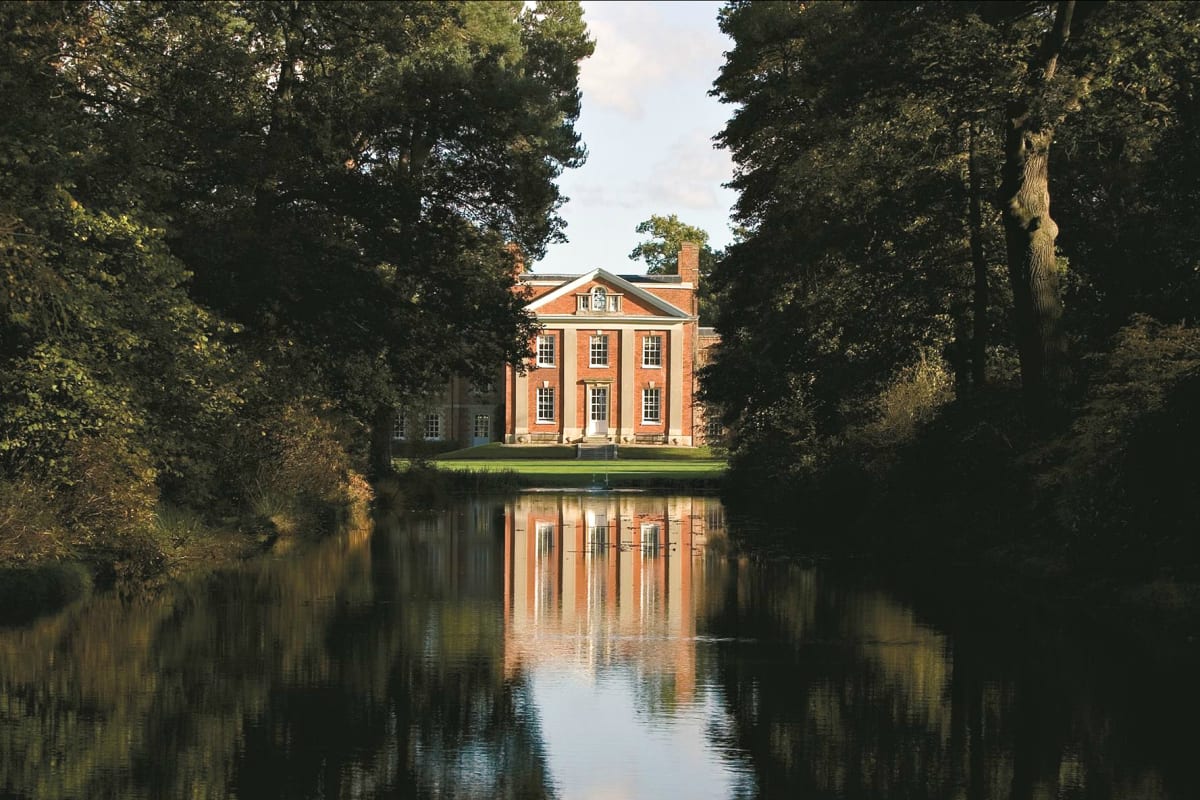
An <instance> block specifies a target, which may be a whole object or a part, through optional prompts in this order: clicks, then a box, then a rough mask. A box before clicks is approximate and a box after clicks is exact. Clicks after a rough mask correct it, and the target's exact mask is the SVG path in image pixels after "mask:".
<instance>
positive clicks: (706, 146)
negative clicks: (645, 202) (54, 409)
mask: <svg viewBox="0 0 1200 800" xmlns="http://www.w3.org/2000/svg"><path fill="white" fill-rule="evenodd" d="M711 136H712V133H711V132H710V131H707V130H702V129H696V130H692V131H689V132H688V133H687V134H685V135H684V136H683V137H682V138H679V139H677V140H676V141H675V142H673V143H672V144H671V145H670V146H669V147H668V148H667V151H666V157H665V158H663V159H661V160H659V161H658V162H657V163H655V165H654V167H653V169H652V170H651V172H650V176H649V178H648V180H646V181H643V182H641V183H639V184H638V186H637V191H638V192H639V193H641V194H644V195H645V196H647V197H649V198H650V199H651V201H652V202H653V203H654V204H655V205H656V206H659V205H660V206H661V207H662V208H664V209H674V208H686V209H693V210H701V211H711V210H724V209H725V208H727V206H728V200H727V199H724V198H722V197H721V196H720V195H721V194H724V192H722V191H721V184H723V183H728V182H729V179H730V178H731V177H732V176H733V161H732V160H731V159H730V157H729V153H728V151H726V150H718V149H716V148H715V147H713V144H712V140H711V138H710V137H711Z"/></svg>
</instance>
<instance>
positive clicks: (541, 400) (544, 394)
mask: <svg viewBox="0 0 1200 800" xmlns="http://www.w3.org/2000/svg"><path fill="white" fill-rule="evenodd" d="M537 421H538V422H553V421H554V387H553V386H550V387H544V386H539V387H538V390H537Z"/></svg>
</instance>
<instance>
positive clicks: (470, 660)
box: [0, 493, 1200, 800]
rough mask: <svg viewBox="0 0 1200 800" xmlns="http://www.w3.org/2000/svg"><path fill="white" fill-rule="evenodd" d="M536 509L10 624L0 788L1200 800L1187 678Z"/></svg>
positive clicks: (457, 508) (668, 527) (676, 514)
mask: <svg viewBox="0 0 1200 800" xmlns="http://www.w3.org/2000/svg"><path fill="white" fill-rule="evenodd" d="M726 545H727V530H726V528H725V519H724V515H723V509H722V508H721V506H720V503H719V502H718V501H717V500H715V499H714V498H698V497H696V498H693V497H651V496H644V495H624V496H622V495H617V494H606V493H599V494H586V493H585V494H551V493H540V494H536V495H533V494H526V495H519V496H516V497H509V498H498V499H488V498H476V499H472V500H464V501H461V502H459V503H456V504H455V505H454V506H452V507H451V508H449V509H448V510H444V511H440V512H431V513H427V514H406V515H403V516H396V515H392V516H389V517H387V518H384V519H381V520H380V521H379V522H378V524H377V525H376V528H375V530H374V531H373V532H367V533H362V534H357V535H351V536H344V537H338V538H334V539H330V540H327V541H324V542H321V543H319V544H316V545H313V546H312V547H310V548H308V549H304V550H301V551H299V552H295V553H292V554H290V555H288V556H286V557H281V558H276V559H263V560H261V561H258V562H255V563H253V564H249V565H247V566H245V567H243V568H240V569H236V570H230V571H227V572H222V573H218V574H216V575H210V576H206V577H203V578H198V579H196V580H193V581H191V582H187V583H182V584H179V585H176V586H174V587H172V588H171V589H169V590H167V591H164V592H161V593H160V594H158V595H156V596H153V597H147V598H142V599H139V600H135V601H130V600H122V599H121V598H118V597H115V596H112V595H107V594H101V595H97V596H95V597H93V598H92V599H91V600H89V601H87V602H84V603H79V604H76V605H74V606H72V607H70V608H69V609H67V610H66V611H65V612H64V613H62V614H60V615H58V616H55V617H47V618H42V619H39V620H36V621H34V622H33V623H31V624H30V625H29V626H28V627H26V628H24V629H20V630H8V631H0V796H13V797H29V798H73V797H78V798H107V797H114V798H115V797H122V798H124V797H133V798H159V797H241V798H301V797H303V798H308V797H481V798H482V797H488V798H491V797H513V798H525V797H534V798H536V797H545V796H556V795H561V796H563V797H574V796H585V795H586V796H593V795H599V794H601V793H603V794H604V795H605V796H612V797H658V796H662V795H663V794H665V793H674V794H675V795H677V796H680V797H689V798H691V797H702V796H708V797H729V796H759V797H768V798H769V797H792V796H812V797H829V798H875V797H878V798H884V797H909V798H964V799H965V800H983V799H985V798H996V799H997V800H999V799H1000V798H1019V799H1020V800H1024V799H1025V798H1031V799H1032V798H1042V797H1054V798H1080V799H1082V798H1089V799H1091V798H1147V799H1148V800H1154V799H1156V798H1161V799H1163V800H1184V799H1185V798H1195V797H1200V783H1198V781H1197V778H1196V777H1195V775H1194V774H1193V772H1194V771H1193V770H1192V767H1191V760H1192V753H1191V752H1190V747H1191V745H1192V743H1193V742H1194V739H1195V737H1194V736H1188V735H1187V730H1188V728H1187V725H1188V724H1189V723H1190V722H1191V721H1192V720H1194V719H1195V712H1196V710H1197V706H1198V703H1197V700H1196V690H1195V688H1193V686H1192V683H1193V682H1192V680H1191V679H1190V676H1188V675H1187V674H1184V673H1180V672H1173V671H1172V670H1171V668H1170V665H1162V664H1158V663H1154V662H1152V661H1150V660H1149V659H1146V658H1144V657H1143V654H1141V653H1139V652H1136V651H1131V650H1129V649H1127V648H1123V646H1122V644H1121V643H1120V642H1116V641H1113V640H1109V639H1106V638H1105V637H1104V636H1102V635H1099V636H1098V635H1096V632H1094V631H1086V632H1083V631H1079V630H1077V629H1075V628H1074V627H1073V626H1072V625H1071V624H1070V623H1069V622H1067V621H1064V620H1061V619H1056V618H1054V617H1053V616H1050V615H1045V614H1040V613H1036V612H1031V611H1029V610H1028V609H1025V608H1023V607H1021V606H1019V605H1013V604H1010V603H1008V602H1007V601H1006V600H1005V599H1004V598H1002V597H990V598H989V597H981V596H978V595H980V594H981V593H979V592H974V593H973V592H972V591H971V590H970V587H969V586H963V585H961V584H962V582H961V580H959V581H957V582H956V581H955V580H954V579H952V576H945V575H942V576H939V575H938V573H937V572H936V571H933V570H931V571H930V572H929V573H928V574H926V575H922V576H919V577H918V578H916V579H914V580H908V581H903V580H901V581H897V580H895V576H887V575H884V576H880V575H879V574H871V573H868V572H866V571H864V570H863V569H860V568H857V567H841V568H838V567H834V566H831V565H822V566H814V565H802V564H795V563H784V562H768V563H759V562H756V561H753V560H751V559H747V558H737V557H730V556H729V555H727V551H726Z"/></svg>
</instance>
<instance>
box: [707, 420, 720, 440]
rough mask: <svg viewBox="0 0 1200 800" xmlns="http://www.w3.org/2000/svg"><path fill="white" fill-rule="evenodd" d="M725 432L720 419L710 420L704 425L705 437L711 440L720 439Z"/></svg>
mask: <svg viewBox="0 0 1200 800" xmlns="http://www.w3.org/2000/svg"><path fill="white" fill-rule="evenodd" d="M722 433H724V431H723V430H722V428H721V420H720V419H710V420H708V421H707V422H706V423H705V424H704V435H705V437H707V438H709V439H720V438H721V434H722Z"/></svg>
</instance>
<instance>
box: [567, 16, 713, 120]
mask: <svg viewBox="0 0 1200 800" xmlns="http://www.w3.org/2000/svg"><path fill="white" fill-rule="evenodd" d="M583 5H584V16H585V19H586V20H587V24H588V30H589V31H590V32H591V34H592V37H593V38H594V39H595V40H596V51H595V53H594V54H593V55H592V57H591V58H589V59H588V60H587V61H585V62H583V65H582V67H581V69H580V75H579V85H580V88H581V89H582V90H583V96H584V102H585V103H586V104H592V103H594V104H596V105H598V106H602V107H605V108H609V109H613V110H615V111H618V112H620V113H622V114H624V115H626V116H627V117H629V118H631V119H640V118H641V117H642V115H643V112H644V107H643V104H644V103H645V102H646V99H647V95H648V94H650V93H651V92H653V91H654V90H655V89H658V88H661V87H662V85H663V84H665V83H667V82H668V81H669V80H671V79H673V78H674V77H675V76H678V75H681V74H687V73H688V72H692V71H696V70H703V71H704V72H708V71H709V70H708V69H707V68H706V62H708V61H711V59H712V54H713V53H714V52H715V53H718V54H719V53H720V44H719V43H717V44H716V45H715V47H714V43H715V42H717V36H716V34H715V32H714V31H713V30H711V26H710V28H697V27H696V26H695V25H687V24H683V25H681V24H679V22H678V21H677V20H676V19H671V18H668V17H667V16H665V15H664V14H663V13H662V10H661V8H660V7H659V6H658V4H651V3H607V2H605V3H596V2H591V3H584V4H583Z"/></svg>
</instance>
